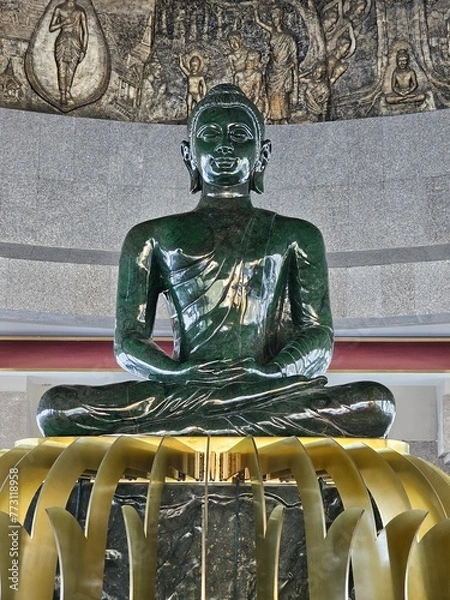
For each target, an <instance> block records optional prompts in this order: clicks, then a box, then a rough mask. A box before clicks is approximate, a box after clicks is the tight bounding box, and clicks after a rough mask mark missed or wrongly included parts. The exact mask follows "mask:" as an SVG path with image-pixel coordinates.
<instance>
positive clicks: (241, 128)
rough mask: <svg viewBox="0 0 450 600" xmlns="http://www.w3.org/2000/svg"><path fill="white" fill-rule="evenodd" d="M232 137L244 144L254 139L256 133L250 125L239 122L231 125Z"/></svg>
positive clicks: (233, 139) (234, 140)
mask: <svg viewBox="0 0 450 600" xmlns="http://www.w3.org/2000/svg"><path fill="white" fill-rule="evenodd" d="M230 139H231V140H232V141H233V142H236V143H238V144H243V143H245V142H248V141H249V140H253V139H254V135H253V132H252V130H251V129H250V127H247V125H244V124H243V123H239V124H237V125H232V126H231V127H230Z"/></svg>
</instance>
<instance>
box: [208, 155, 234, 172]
mask: <svg viewBox="0 0 450 600" xmlns="http://www.w3.org/2000/svg"><path fill="white" fill-rule="evenodd" d="M212 162H213V163H214V164H215V165H217V166H218V167H219V169H233V168H234V167H235V166H236V165H237V164H238V159H237V158H234V157H231V156H230V157H228V156H224V157H220V158H214V159H213V161H212Z"/></svg>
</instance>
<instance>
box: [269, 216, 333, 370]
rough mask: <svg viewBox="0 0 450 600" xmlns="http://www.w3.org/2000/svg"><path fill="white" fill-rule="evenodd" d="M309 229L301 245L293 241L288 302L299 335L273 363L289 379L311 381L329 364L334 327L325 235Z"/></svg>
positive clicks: (310, 226) (304, 234)
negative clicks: (294, 377)
mask: <svg viewBox="0 0 450 600" xmlns="http://www.w3.org/2000/svg"><path fill="white" fill-rule="evenodd" d="M307 228H308V231H306V232H304V233H303V235H302V236H301V238H300V239H302V245H301V246H300V244H299V243H297V242H294V243H293V244H292V245H291V248H290V251H291V256H290V270H289V300H290V304H291V311H292V318H293V322H294V326H295V329H296V334H295V336H294V338H293V339H292V341H291V342H289V343H288V344H287V345H286V346H285V347H284V348H283V349H282V350H281V351H280V352H279V354H278V355H277V356H276V357H275V358H274V359H273V360H272V361H271V362H272V363H275V364H276V365H278V367H279V368H280V369H281V371H282V373H283V374H284V375H286V376H291V375H303V376H305V377H307V378H311V377H315V376H317V375H320V374H322V373H324V372H325V371H326V369H327V368H328V366H329V364H330V361H331V355H332V347H333V327H332V318H331V310H330V301H329V295H328V271H327V264H326V258H325V248H324V244H323V240H322V235H321V234H320V232H319V230H318V229H316V228H315V227H314V226H312V225H310V224H308V226H307ZM299 237H300V236H299ZM304 240H307V243H304Z"/></svg>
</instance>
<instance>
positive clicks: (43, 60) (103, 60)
mask: <svg viewBox="0 0 450 600" xmlns="http://www.w3.org/2000/svg"><path fill="white" fill-rule="evenodd" d="M0 11H1V12H0V106H2V107H12V108H21V109H30V110H39V111H45V112H55V113H67V112H70V113H71V114H74V115H80V116H90V117H99V118H107V119H118V120H131V121H144V122H158V123H181V122H184V121H185V120H186V117H187V115H188V114H189V112H190V111H191V110H192V107H193V106H194V105H195V103H196V102H198V100H199V99H200V98H201V97H203V95H204V94H205V93H206V91H207V90H208V89H209V88H210V87H212V86H213V85H216V84H217V83H222V82H234V83H236V84H237V85H239V86H240V87H241V88H242V89H243V90H244V91H245V93H246V94H247V95H248V96H249V97H250V98H251V99H252V100H253V101H254V102H255V103H256V104H257V105H258V106H259V108H260V110H261V111H262V112H263V113H264V115H265V117H266V119H267V121H268V122H269V123H303V122H316V121H327V120H336V119H351V118H360V117H367V116H378V115H391V114H401V113H408V112H422V111H428V110H435V109H440V108H447V107H448V106H450V0H279V1H277V2H275V3H274V2H271V1H270V2H269V0H266V1H257V0H234V1H231V0H191V1H190V2H189V3H186V2H184V0H141V1H138V0H129V1H128V2H126V3H124V2H121V1H120V0H50V1H49V0H33V1H31V0H0Z"/></svg>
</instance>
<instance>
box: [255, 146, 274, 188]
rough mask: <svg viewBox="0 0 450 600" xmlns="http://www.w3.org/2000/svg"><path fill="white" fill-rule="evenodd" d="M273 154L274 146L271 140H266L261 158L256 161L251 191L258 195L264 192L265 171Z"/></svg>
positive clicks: (260, 154) (262, 147)
mask: <svg viewBox="0 0 450 600" xmlns="http://www.w3.org/2000/svg"><path fill="white" fill-rule="evenodd" d="M271 153H272V144H271V142H270V140H264V142H263V143H262V146H261V151H260V153H259V158H258V160H257V161H256V164H255V168H254V169H253V173H252V181H251V185H250V189H251V190H253V191H254V192H256V193H257V194H262V193H263V192H264V171H265V169H266V167H267V165H268V163H269V160H270V155H271Z"/></svg>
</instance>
